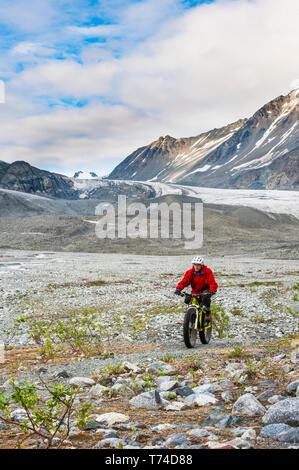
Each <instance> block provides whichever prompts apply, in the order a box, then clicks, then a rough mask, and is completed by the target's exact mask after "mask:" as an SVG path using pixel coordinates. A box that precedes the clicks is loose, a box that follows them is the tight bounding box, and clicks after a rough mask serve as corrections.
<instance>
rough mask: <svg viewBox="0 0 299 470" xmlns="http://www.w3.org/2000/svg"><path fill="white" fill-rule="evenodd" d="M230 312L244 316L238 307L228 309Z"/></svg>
mask: <svg viewBox="0 0 299 470" xmlns="http://www.w3.org/2000/svg"><path fill="white" fill-rule="evenodd" d="M230 313H231V314H232V315H234V316H239V317H244V313H243V312H242V310H241V309H240V308H234V309H232V310H231V311H230Z"/></svg>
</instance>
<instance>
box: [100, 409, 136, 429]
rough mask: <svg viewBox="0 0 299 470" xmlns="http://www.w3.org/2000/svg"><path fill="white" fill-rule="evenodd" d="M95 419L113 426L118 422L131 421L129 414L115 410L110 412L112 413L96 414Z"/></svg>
mask: <svg viewBox="0 0 299 470" xmlns="http://www.w3.org/2000/svg"><path fill="white" fill-rule="evenodd" d="M94 419H95V421H97V422H98V423H101V424H103V423H105V424H107V425H108V426H113V425H114V424H116V423H125V422H127V421H129V419H130V418H129V416H127V415H124V414H122V413H115V412H110V413H103V414H101V415H95V416H94Z"/></svg>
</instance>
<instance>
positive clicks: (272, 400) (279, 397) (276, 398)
mask: <svg viewBox="0 0 299 470" xmlns="http://www.w3.org/2000/svg"><path fill="white" fill-rule="evenodd" d="M285 399H286V397H284V396H283V395H272V396H271V397H270V398H268V403H271V405H274V403H277V402H279V401H281V400H285Z"/></svg>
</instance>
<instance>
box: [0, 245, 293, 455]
mask: <svg viewBox="0 0 299 470" xmlns="http://www.w3.org/2000/svg"><path fill="white" fill-rule="evenodd" d="M206 264H207V265H208V266H209V267H210V268H211V269H212V270H213V272H214V274H215V278H216V281H217V282H218V285H219V287H218V292H217V294H216V296H214V297H213V304H214V305H215V306H219V307H223V309H224V311H225V313H226V315H227V318H228V319H229V321H230V328H228V329H227V330H225V332H224V335H223V337H219V335H218V334H217V328H216V324H215V322H214V327H215V328H214V332H213V337H212V339H211V342H210V343H209V344H208V345H202V344H201V343H200V342H199V341H198V343H197V345H196V347H195V348H194V349H188V348H186V347H185V345H184V342H183V338H182V321H183V317H184V311H185V307H186V305H185V304H184V303H183V300H182V299H181V298H178V297H176V296H174V295H173V293H174V289H175V287H176V285H177V282H178V281H179V280H180V279H181V277H182V275H183V274H184V272H185V271H186V270H187V269H189V267H190V255H187V256H141V255H124V254H123V255H120V254H98V253H97V254H92V253H62V252H59V253H58V252H32V251H14V250H6V251H4V250H2V251H0V339H2V341H3V342H4V343H5V345H6V350H5V360H4V362H3V361H2V363H1V361H0V391H3V390H4V391H5V393H7V394H8V395H9V394H10V385H9V379H10V378H11V377H17V381H18V383H22V382H23V381H24V380H29V381H31V382H35V383H37V384H38V382H39V374H41V376H42V377H43V380H44V381H45V382H48V383H53V382H54V383H57V382H59V383H64V384H68V383H71V381H72V380H74V381H75V382H76V383H77V382H78V381H79V382H78V383H82V381H83V383H84V382H85V381H90V383H89V385H88V386H85V385H83V390H82V391H81V393H80V397H79V399H78V400H77V404H76V406H79V403H80V402H81V400H87V402H88V403H91V404H92V405H93V408H94V413H95V415H93V416H94V419H95V420H97V419H98V420H99V422H98V423H94V422H93V424H92V425H91V427H90V428H89V429H86V430H85V431H84V432H83V433H82V432H81V431H80V430H78V429H77V428H76V426H74V423H73V424H72V428H71V433H70V435H69V439H68V440H67V441H66V442H65V444H64V445H65V446H66V447H67V448H95V447H99V448H101V447H105V448H107V447H108V448H119V445H122V446H124V448H129V449H133V448H139V449H140V448H144V449H147V448H149V449H151V448H156V447H157V448H161V447H162V448H173V447H174V448H188V449H191V448H196V449H197V448H210V449H214V448H273V449H274V448H275V449H277V448H296V449H297V448H298V433H297V431H296V428H293V427H292V426H293V425H294V422H293V421H294V419H295V418H294V417H295V416H297V415H296V413H297V411H296V409H297V408H298V398H296V397H298V395H299V387H298V386H297V385H298V380H297V379H298V368H297V365H296V362H297V358H298V352H297V351H298V349H296V347H297V346H298V339H296V333H297V318H296V317H297V316H298V308H299V305H298V294H297V293H298V286H299V284H298V280H299V279H298V278H299V271H298V263H297V261H296V260H290V259H287V260H275V259H271V258H269V257H267V258H261V257H260V258H253V257H250V256H241V255H235V256H223V257H216V256H215V257H206ZM84 312H85V313H86V314H87V316H88V318H91V316H92V315H94V316H95V319H96V321H99V322H100V323H101V325H102V327H103V330H102V334H101V345H102V349H104V350H105V351H106V352H107V354H106V355H103V353H102V352H101V353H99V354H97V356H93V357H91V358H86V357H84V356H83V355H80V352H79V354H77V353H75V352H74V354H72V352H71V353H70V352H69V351H67V352H66V353H65V354H64V353H63V354H60V356H59V355H58V356H57V355H56V356H55V357H54V358H52V359H48V360H45V358H44V357H43V356H42V355H40V348H41V346H40V345H36V343H34V342H33V340H32V337H31V336H30V335H29V330H28V327H27V323H28V322H27V321H28V320H30V319H32V318H33V319H36V320H38V321H41V322H45V321H51V322H52V323H55V324H56V323H57V321H58V320H61V319H63V322H64V324H66V323H67V322H68V321H69V320H70V319H72V318H74V316H75V315H78V314H80V316H81V317H82V315H83V314H84ZM19 318H23V319H25V320H26V321H24V322H21V323H19V326H18V327H16V326H15V324H16V323H15V322H16V320H17V319H19ZM285 339H291V341H284V340H285ZM237 346H239V347H240V350H239V352H240V354H241V353H242V351H244V352H246V355H245V357H243V356H242V355H240V356H237V358H235V357H234V356H232V355H231V353H232V352H233V351H237ZM0 359H1V358H0ZM109 366H111V367H110V368H109ZM112 366H116V367H114V368H113V367H112ZM160 367H162V369H160ZM41 368H42V369H41ZM135 368H136V370H135ZM160 371H163V374H162V375H161V374H160V373H159V372H160ZM62 372H63V374H61V373H62ZM147 373H148V374H150V375H151V377H152V378H151V380H153V382H152V384H151V386H150V388H149V389H148V388H147V387H146V380H147V379H148V378H149V376H150V375H149V376H148V377H147V376H146V374H147ZM165 374H166V375H165ZM168 374H170V376H171V377H169V376H168ZM269 379H270V380H269ZM163 381H164V382H163ZM177 381H178V382H177ZM230 381H232V382H230ZM174 382H175V384H176V385H174ZM137 383H138V388H137V389H136V390H135V388H134V387H136V384H137ZM91 384H97V385H95V387H91V388H90V385H91ZM133 384H134V387H133V388H134V390H133V389H132V388H130V387H131V386H133ZM219 384H221V387H219ZM39 386H40V385H39ZM102 386H103V388H104V389H105V390H106V392H107V394H106V395H105V396H104V395H103V396H101V392H100V394H98V395H97V394H96V392H95V391H94V389H95V388H96V387H100V388H101V387H102ZM106 386H107V387H108V388H107V387H106ZM173 386H176V387H182V393H185V392H186V389H188V387H189V388H190V387H191V388H190V390H189V389H188V390H187V392H186V393H187V395H188V394H189V393H192V390H194V391H195V390H196V388H194V387H198V388H199V389H200V388H201V386H203V387H204V390H202V391H201V392H200V390H199V395H198V400H199V402H196V403H193V402H192V403H191V404H189V403H187V400H188V396H189V395H188V396H181V395H180V393H176V391H171V390H173V389H172V387H173ZM117 387H118V388H117ZM207 387H208V388H207ZM209 387H210V388H209ZM113 390H114V392H113V393H112V391H113ZM116 390H117V391H116ZM132 390H133V391H132ZM175 390H176V389H175ZM178 390H179V388H178ZM205 390H209V392H208V393H206V394H205ZM169 391H170V392H169ZM183 391H184V392H183ZM143 392H145V393H143ZM210 392H212V393H210ZM43 393H44V392H43ZM97 393H98V392H97ZM159 393H160V395H159ZM214 393H215V394H214ZM295 394H296V397H295ZM45 397H46V395H45ZM157 397H158V399H159V400H158V402H156V401H157ZM191 398H192V400H193V399H196V400H197V398H196V396H195V395H192V397H191ZM287 398H288V399H287ZM161 400H162V401H161ZM163 400H165V401H164V402H163ZM192 400H191V401H192ZM279 400H282V401H281V403H282V407H281V418H279V419H281V420H282V421H281V422H282V423H283V424H280V425H279V426H280V427H281V426H283V428H284V430H285V429H287V430H288V432H289V434H287V436H284V435H283V432H282V430H281V429H280V428H279V429H278V428H277V429H276V428H275V429H274V428H273V429H272V427H273V425H272V424H271V423H276V422H277V421H275V420H276V419H277V417H274V418H273V417H272V418H271V419H272V421H271V419H270V421H269V420H268V421H265V419H266V417H267V416H268V415H267V413H268V414H269V413H270V412H271V410H272V409H273V412H274V411H275V410H276V408H275V409H274V407H275V406H276V405H275V403H276V402H279ZM185 401H186V403H185ZM161 403H163V406H162V405H161ZM184 405H186V406H185V407H184ZM148 406H149V408H148ZM277 406H278V405H277ZM288 406H290V407H291V411H289V414H290V416H291V417H290V418H289V421H287V420H286V418H285V416H286V413H288V411H286V410H287V407H288ZM238 407H239V408H238ZM252 407H253V408H254V412H253V411H252ZM267 410H268V411H267ZM22 412H23V410H20V409H16V410H15V411H14V413H16V415H18V414H19V415H20V416H21V414H22ZM275 412H276V411H275ZM105 413H107V414H108V416H109V417H110V418H113V419H115V417H116V418H117V419H120V420H123V419H124V420H125V421H126V423H125V424H122V421H120V424H117V422H116V424H115V425H111V424H109V423H106V424H105V422H104V424H103V421H102V419H103V418H104V416H106V415H105ZM119 413H125V415H123V414H122V415H120V414H119ZM16 419H17V418H16ZM267 419H268V418H267ZM217 420H218V421H219V420H222V421H221V423H222V424H221V425H219V424H218V421H217ZM290 420H291V421H290ZM279 422H280V421H279ZM140 423H142V424H140ZM288 423H289V424H291V426H288ZM267 424H271V426H272V427H271V426H270V428H271V429H270V428H269V429H268V427H267V426H265V425H267ZM1 425H2V428H1ZM157 427H158V428H159V431H157V429H156V428H157ZM160 428H161V429H160ZM1 429H2V431H1ZM132 430H134V432H132ZM136 430H137V431H136ZM190 430H191V431H192V432H191V431H190ZM274 431H275V432H276V435H275V436H274V434H273V433H274ZM269 432H270V434H271V433H272V434H273V436H274V437H273V436H272V434H271V436H270V434H269ZM190 433H191V434H190ZM192 433H193V434H192ZM267 433H268V434H267ZM279 433H281V434H279ZM21 434H22V433H19V434H15V432H14V431H13V430H11V429H10V428H9V427H8V428H6V427H5V426H3V424H1V422H0V448H15V447H16V445H17V440H18V438H19V437H20V436H21ZM239 436H240V437H239ZM269 436H270V437H269ZM58 441H59V439H58ZM58 443H59V442H58ZM26 446H27V447H28V446H29V447H30V448H36V447H43V446H45V442H43V441H42V440H41V439H38V438H37V437H35V438H33V439H31V440H28V442H27V443H26Z"/></svg>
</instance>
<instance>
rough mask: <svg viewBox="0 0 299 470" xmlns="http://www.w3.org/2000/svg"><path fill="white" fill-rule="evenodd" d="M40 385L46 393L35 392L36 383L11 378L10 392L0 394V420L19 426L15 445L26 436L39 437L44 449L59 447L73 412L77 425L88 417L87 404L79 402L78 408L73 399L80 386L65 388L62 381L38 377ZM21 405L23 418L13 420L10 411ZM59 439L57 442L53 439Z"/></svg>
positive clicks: (68, 430)
mask: <svg viewBox="0 0 299 470" xmlns="http://www.w3.org/2000/svg"><path fill="white" fill-rule="evenodd" d="M40 381H41V383H40V384H38V386H39V388H40V386H42V388H43V391H44V392H46V393H47V395H48V398H45V394H42V393H38V390H37V389H38V387H37V385H36V384H33V383H30V382H25V383H24V384H22V385H17V384H16V381H15V379H12V380H11V387H12V394H11V395H10V397H7V396H5V393H4V392H3V393H1V394H0V412H1V414H0V420H2V421H4V422H5V423H7V424H9V425H12V426H15V427H17V428H19V430H20V431H22V433H23V438H22V439H21V442H19V443H18V447H19V448H21V447H22V444H23V443H24V442H26V441H27V440H28V439H30V438H32V437H34V436H38V437H41V438H42V439H43V441H44V442H45V443H46V446H47V448H48V449H49V448H51V447H53V446H56V447H61V445H62V444H63V442H64V441H65V439H67V437H68V435H69V432H70V421H71V417H73V415H76V417H77V418H78V419H77V422H76V424H78V425H79V426H83V425H84V423H86V421H87V419H88V410H89V405H87V404H86V403H84V404H81V405H80V406H79V408H78V409H77V410H75V407H74V401H75V398H76V396H77V394H78V393H79V391H80V387H76V388H74V387H68V386H66V385H63V384H54V385H47V384H46V383H45V382H44V381H43V380H42V379H41V378H40ZM16 406H17V407H22V409H23V410H24V419H22V420H20V422H19V421H15V420H13V419H12V418H11V413H12V411H13V409H15V407H16ZM54 438H59V443H58V444H57V441H55V440H54Z"/></svg>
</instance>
